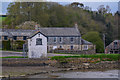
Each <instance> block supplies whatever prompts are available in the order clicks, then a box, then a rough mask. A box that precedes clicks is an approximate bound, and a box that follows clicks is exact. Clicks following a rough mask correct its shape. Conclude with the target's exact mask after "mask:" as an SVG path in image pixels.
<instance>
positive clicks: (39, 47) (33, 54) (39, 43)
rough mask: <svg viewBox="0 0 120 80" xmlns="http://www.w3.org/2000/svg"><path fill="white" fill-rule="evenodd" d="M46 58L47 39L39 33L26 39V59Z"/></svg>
mask: <svg viewBox="0 0 120 80" xmlns="http://www.w3.org/2000/svg"><path fill="white" fill-rule="evenodd" d="M46 56H47V37H45V35H44V34H42V33H41V32H36V33H35V34H34V35H33V36H31V37H30V38H29V39H28V57H29V58H41V57H46Z"/></svg>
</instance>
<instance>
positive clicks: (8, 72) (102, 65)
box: [2, 59, 119, 78]
mask: <svg viewBox="0 0 120 80" xmlns="http://www.w3.org/2000/svg"><path fill="white" fill-rule="evenodd" d="M76 60H77V59H76ZM47 61H49V60H46V61H43V62H42V63H45V62H47ZM50 62H52V61H50ZM50 62H49V63H48V65H45V66H43V65H39V66H38V65H34V66H33V65H32V66H23V67H22V66H2V67H3V69H2V70H3V76H2V77H3V78H9V77H11V78H18V77H20V78H22V77H23V78H24V77H27V76H32V75H38V74H47V73H55V72H63V71H74V70H81V71H82V70H90V71H91V70H97V71H98V70H100V69H101V70H113V69H117V70H119V67H118V61H101V62H98V63H82V64H78V63H75V62H73V63H72V65H71V64H70V63H67V64H64V63H63V64H61V63H59V62H58V61H54V62H55V63H50ZM66 65H67V66H66ZM69 65H71V67H70V66H69ZM73 65H74V66H73ZM61 66H62V67H61Z"/></svg>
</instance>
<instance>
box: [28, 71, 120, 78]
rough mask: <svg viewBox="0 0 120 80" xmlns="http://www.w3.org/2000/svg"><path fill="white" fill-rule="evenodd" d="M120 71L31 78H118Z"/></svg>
mask: <svg viewBox="0 0 120 80" xmlns="http://www.w3.org/2000/svg"><path fill="white" fill-rule="evenodd" d="M118 72H119V70H107V71H65V72H56V73H49V74H39V75H33V76H29V78H118Z"/></svg>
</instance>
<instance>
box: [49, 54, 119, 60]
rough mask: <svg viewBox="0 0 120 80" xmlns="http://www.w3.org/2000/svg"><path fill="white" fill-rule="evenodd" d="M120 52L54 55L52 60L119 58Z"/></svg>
mask: <svg viewBox="0 0 120 80" xmlns="http://www.w3.org/2000/svg"><path fill="white" fill-rule="evenodd" d="M119 56H120V54H93V55H73V56H54V57H51V59H52V60H54V59H55V60H59V59H65V58H100V59H103V58H109V60H118V59H119Z"/></svg>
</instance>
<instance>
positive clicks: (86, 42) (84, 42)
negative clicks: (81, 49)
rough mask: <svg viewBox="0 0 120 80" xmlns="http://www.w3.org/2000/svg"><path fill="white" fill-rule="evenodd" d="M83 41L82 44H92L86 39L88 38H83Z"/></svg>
mask: <svg viewBox="0 0 120 80" xmlns="http://www.w3.org/2000/svg"><path fill="white" fill-rule="evenodd" d="M81 42H82V44H84V45H92V43H91V42H88V41H86V40H84V39H81Z"/></svg>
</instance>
